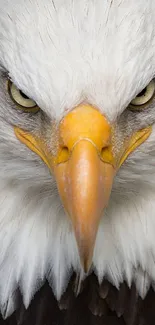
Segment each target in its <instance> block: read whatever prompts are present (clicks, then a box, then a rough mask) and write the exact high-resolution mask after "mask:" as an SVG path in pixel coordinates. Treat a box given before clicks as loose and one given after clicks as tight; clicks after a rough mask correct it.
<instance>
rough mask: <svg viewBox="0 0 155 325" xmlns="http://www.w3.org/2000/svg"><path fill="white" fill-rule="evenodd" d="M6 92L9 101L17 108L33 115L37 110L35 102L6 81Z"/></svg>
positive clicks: (10, 82)
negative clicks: (9, 98)
mask: <svg viewBox="0 0 155 325" xmlns="http://www.w3.org/2000/svg"><path fill="white" fill-rule="evenodd" d="M8 92H9V95H10V97H11V99H12V100H13V101H14V103H15V104H16V105H17V108H20V109H22V110H23V111H25V112H32V113H35V112H37V111H38V110H39V107H38V106H37V104H36V102H34V101H33V100H32V99H30V98H29V97H27V96H26V95H25V94H24V93H23V92H22V91H21V90H20V89H18V88H17V87H16V86H15V84H14V83H13V82H12V81H10V80H9V81H8Z"/></svg>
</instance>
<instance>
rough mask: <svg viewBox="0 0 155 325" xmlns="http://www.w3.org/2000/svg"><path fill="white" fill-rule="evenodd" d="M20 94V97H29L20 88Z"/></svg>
mask: <svg viewBox="0 0 155 325" xmlns="http://www.w3.org/2000/svg"><path fill="white" fill-rule="evenodd" d="M20 94H21V96H22V97H24V98H25V99H29V97H27V96H26V95H25V94H24V93H23V92H22V91H21V90H20Z"/></svg>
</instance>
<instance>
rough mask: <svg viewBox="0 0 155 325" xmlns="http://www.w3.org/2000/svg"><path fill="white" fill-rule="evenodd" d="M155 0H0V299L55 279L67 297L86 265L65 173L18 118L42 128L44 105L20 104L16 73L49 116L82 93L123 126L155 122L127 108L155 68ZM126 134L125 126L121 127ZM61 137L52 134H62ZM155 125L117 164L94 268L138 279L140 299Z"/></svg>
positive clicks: (153, 271)
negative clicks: (19, 129)
mask: <svg viewBox="0 0 155 325" xmlns="http://www.w3.org/2000/svg"><path fill="white" fill-rule="evenodd" d="M154 17H155V3H154V0H152V1H151V0H149V1H147V2H146V1H145V0H137V1H136V2H135V1H134V0H131V1H130V2H129V1H127V0H122V1H121V0H120V1H117V2H115V1H113V2H112V1H102V0H98V1H97V2H96V1H94V0H89V1H88V0H79V1H74V0H72V1H71V0H64V1H63V0H55V1H50V0H46V1H41V0H33V1H30V0H26V1H25V0H20V1H18V0H13V1H12V2H10V1H8V0H0V65H1V66H2V68H1V70H0V247H1V253H0V306H1V311H2V313H3V315H4V316H8V315H10V314H11V313H12V312H13V310H14V309H15V308H16V305H15V292H16V291H15V290H16V288H17V286H20V289H21V291H22V293H23V298H24V303H25V306H26V307H27V306H28V305H29V303H30V301H31V298H32V296H33V295H34V293H35V291H36V290H37V289H38V288H39V286H40V285H41V284H42V281H44V280H45V278H47V279H48V280H49V282H50V284H51V286H52V287H53V290H54V292H55V295H56V297H57V298H58V299H59V298H60V296H61V294H62V293H63V290H65V288H66V286H67V282H68V279H69V276H70V273H71V270H72V269H74V270H76V271H77V272H82V271H81V269H80V263H79V257H78V253H77V247H76V243H75V238H74V235H73V232H72V227H71V224H70V223H69V221H68V218H67V216H66V215H65V213H64V210H63V208H62V205H61V202H60V199H59V195H58V192H57V188H56V184H55V180H54V179H53V177H52V176H51V175H50V173H49V171H48V169H47V167H46V166H45V165H44V164H43V162H42V161H41V160H40V158H39V157H38V156H36V155H35V154H34V153H32V152H31V151H30V150H29V149H28V148H26V147H25V146H24V145H22V144H21V143H20V142H19V141H18V140H17V139H16V137H15V134H14V131H13V125H20V126H23V127H24V128H26V129H29V128H30V129H32V130H34V132H35V130H36V131H37V130H40V128H41V125H42V124H41V121H42V118H41V115H40V114H41V113H39V114H38V115H37V114H36V115H31V114H28V115H27V114H24V113H22V112H20V111H18V110H17V109H16V107H15V105H14V104H13V102H12V101H11V99H10V98H9V96H8V92H7V87H6V79H7V73H8V74H9V76H10V78H11V79H12V80H13V81H14V82H15V84H16V85H17V86H18V87H19V88H20V89H21V90H22V91H23V92H25V93H26V94H27V95H28V96H29V97H30V98H33V99H34V100H35V101H36V102H37V103H38V105H39V106H40V107H41V109H42V112H43V114H46V120H47V119H48V120H49V122H51V121H52V120H53V119H56V120H57V121H58V122H59V121H60V119H61V117H62V116H63V115H64V114H65V113H66V110H67V111H69V110H71V109H73V108H74V106H75V105H77V104H79V103H80V102H82V101H86V102H89V103H91V104H93V105H96V106H97V107H98V108H99V109H100V110H101V112H103V113H104V114H105V115H106V116H107V118H108V119H109V120H110V121H115V122H116V121H117V123H118V129H119V132H122V134H123V133H125V132H126V129H127V128H131V129H138V128H141V127H144V126H146V125H150V124H154V122H155V110H154V107H155V100H154V101H153V102H152V104H151V105H150V107H149V108H148V109H147V110H146V111H144V112H143V113H138V114H135V115H134V114H133V113H131V112H129V111H124V110H125V108H126V107H127V106H128V104H129V103H130V101H131V100H132V99H133V98H134V97H135V96H136V94H138V93H139V92H140V91H141V90H142V89H143V88H144V87H145V86H146V85H147V84H148V83H149V81H150V80H151V79H152V78H153V77H154V75H155V18H154ZM119 132H118V133H119ZM53 141H54V139H53ZM154 143H155V128H154V126H153V131H152V134H151V136H150V138H149V139H148V140H147V141H146V142H145V143H144V144H143V145H142V146H140V147H139V148H138V149H137V150H136V151H135V152H134V153H133V154H132V155H131V156H130V157H129V158H128V159H127V161H126V162H125V163H124V165H123V166H122V167H121V169H120V170H119V172H118V174H117V176H116V178H115V182H114V186H113V191H112V195H111V199H110V202H109V207H108V208H107V210H106V212H105V215H104V217H103V219H102V220H101V224H100V227H99V231H98V235H97V240H96V246H95V252H94V257H93V267H94V270H95V272H96V274H97V275H98V278H99V281H102V279H103V277H104V276H106V277H108V279H109V280H110V281H111V282H112V283H113V284H114V285H115V286H117V287H118V286H119V284H120V283H121V282H122V281H123V280H124V279H126V280H127V282H128V283H129V285H130V283H131V281H132V280H133V279H134V281H135V283H136V285H137V289H138V291H139V293H140V295H141V296H142V297H144V296H145V294H146V292H147V290H148V288H149V286H150V283H151V282H152V283H153V282H154V281H155V265H154V260H155V242H154V229H155V215H154V211H155V200H154V196H155V184H154V180H155V167H154V166H155V149H154Z"/></svg>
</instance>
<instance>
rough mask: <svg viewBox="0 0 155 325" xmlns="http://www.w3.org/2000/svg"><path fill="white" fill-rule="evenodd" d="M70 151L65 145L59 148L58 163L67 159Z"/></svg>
mask: <svg viewBox="0 0 155 325" xmlns="http://www.w3.org/2000/svg"><path fill="white" fill-rule="evenodd" d="M69 156H70V152H69V149H68V147H67V146H64V147H62V148H61V149H60V153H59V159H58V164H59V163H63V162H65V161H67V160H68V159H69Z"/></svg>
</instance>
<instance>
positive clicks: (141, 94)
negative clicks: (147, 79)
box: [137, 87, 147, 97]
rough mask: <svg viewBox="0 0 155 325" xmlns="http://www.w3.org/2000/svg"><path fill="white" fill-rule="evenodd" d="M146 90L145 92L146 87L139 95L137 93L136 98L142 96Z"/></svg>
mask: <svg viewBox="0 0 155 325" xmlns="http://www.w3.org/2000/svg"><path fill="white" fill-rule="evenodd" d="M146 90H147V87H145V88H144V89H143V90H142V91H141V93H139V94H138V95H137V97H141V96H144V95H145V93H146Z"/></svg>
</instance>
